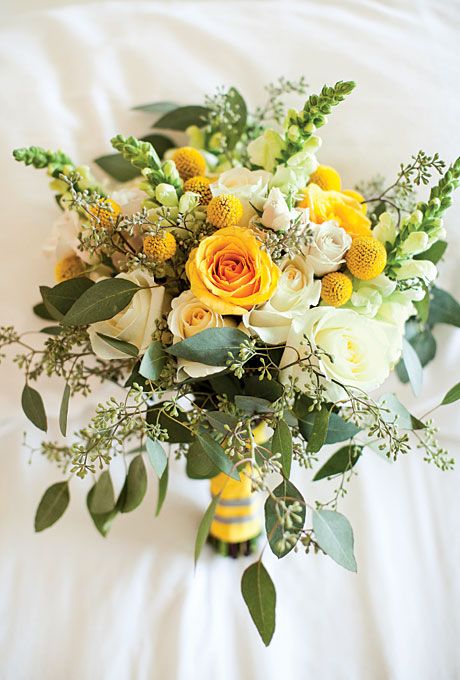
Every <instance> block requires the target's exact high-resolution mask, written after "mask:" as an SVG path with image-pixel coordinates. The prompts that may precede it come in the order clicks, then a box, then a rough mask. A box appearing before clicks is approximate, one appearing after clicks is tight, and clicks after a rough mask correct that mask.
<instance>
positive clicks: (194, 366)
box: [168, 290, 236, 378]
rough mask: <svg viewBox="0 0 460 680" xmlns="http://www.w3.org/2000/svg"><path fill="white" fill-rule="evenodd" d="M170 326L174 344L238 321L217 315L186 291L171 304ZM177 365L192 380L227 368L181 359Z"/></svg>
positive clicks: (189, 291) (232, 324)
mask: <svg viewBox="0 0 460 680" xmlns="http://www.w3.org/2000/svg"><path fill="white" fill-rule="evenodd" d="M168 326H169V329H170V331H171V333H172V334H173V337H174V340H173V342H174V343H176V342H180V340H185V339H186V338H191V337H192V336H193V335H196V333H200V332H201V331H204V330H206V329H207V328H223V327H224V326H236V321H235V320H234V319H233V318H232V317H228V316H222V315H221V314H216V312H213V311H212V310H211V309H210V308H209V307H208V306H207V305H205V304H203V303H202V302H200V301H199V300H198V298H197V297H195V295H194V294H193V293H192V291H191V290H186V291H184V292H183V293H181V294H180V295H179V297H177V298H174V300H173V301H172V302H171V311H170V312H169V315H168ZM177 365H178V368H179V369H180V368H182V369H183V370H184V371H185V373H187V375H189V376H190V377H191V378H202V377H204V376H206V375H211V374H212V373H218V372H219V371H223V370H224V369H225V368H226V367H225V366H208V365H206V364H201V363H199V362H198V361H187V360H186V359H181V358H179V359H178V361H177Z"/></svg>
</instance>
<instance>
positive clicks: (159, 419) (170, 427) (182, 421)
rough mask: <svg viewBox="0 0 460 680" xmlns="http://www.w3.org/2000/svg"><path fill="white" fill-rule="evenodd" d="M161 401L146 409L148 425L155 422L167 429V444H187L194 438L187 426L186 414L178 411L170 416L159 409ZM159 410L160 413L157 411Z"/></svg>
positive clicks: (161, 406)
mask: <svg viewBox="0 0 460 680" xmlns="http://www.w3.org/2000/svg"><path fill="white" fill-rule="evenodd" d="M162 408H163V402H159V403H158V404H155V405H154V406H152V407H151V408H149V410H148V411H147V422H148V423H149V424H150V425H156V424H157V423H158V424H159V425H160V426H161V427H162V428H163V429H165V430H166V431H167V433H168V443H169V444H188V443H190V442H192V441H193V440H194V435H193V433H192V431H191V430H190V427H189V426H188V421H187V415H186V413H184V412H183V411H179V412H178V413H177V415H175V416H172V415H170V414H169V413H165V411H163V410H161V409H162ZM159 412H160V413H159Z"/></svg>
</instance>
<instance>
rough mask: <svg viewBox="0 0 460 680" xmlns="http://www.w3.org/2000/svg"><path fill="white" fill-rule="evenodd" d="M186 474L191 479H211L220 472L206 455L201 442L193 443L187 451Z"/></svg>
mask: <svg viewBox="0 0 460 680" xmlns="http://www.w3.org/2000/svg"><path fill="white" fill-rule="evenodd" d="M185 469H186V473H187V476H188V477H190V479H211V478H212V477H215V476H216V475H218V474H219V472H220V470H219V468H218V467H217V465H216V464H215V463H213V462H212V460H210V459H209V457H208V456H207V455H206V452H205V451H204V449H203V447H202V446H201V444H200V442H197V441H195V442H193V443H192V444H191V445H190V446H189V448H188V451H187V464H186V468H185Z"/></svg>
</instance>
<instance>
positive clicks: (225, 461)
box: [196, 430, 240, 481]
mask: <svg viewBox="0 0 460 680" xmlns="http://www.w3.org/2000/svg"><path fill="white" fill-rule="evenodd" d="M196 439H197V442H198V443H199V444H200V446H201V448H202V449H203V451H204V452H205V454H206V456H207V457H208V458H209V460H210V461H211V463H213V464H214V465H215V466H216V467H217V468H218V469H219V471H220V472H224V473H225V474H226V475H228V476H229V477H231V478H232V479H236V480H237V481H239V479H240V474H239V472H238V470H237V469H236V468H235V467H234V464H233V462H232V461H231V460H230V458H229V457H228V456H227V455H226V453H225V451H224V449H223V448H222V446H221V445H220V444H218V443H217V442H216V441H215V439H213V438H212V437H211V435H210V434H208V433H207V432H206V431H205V430H200V431H199V432H198V433H197V435H196Z"/></svg>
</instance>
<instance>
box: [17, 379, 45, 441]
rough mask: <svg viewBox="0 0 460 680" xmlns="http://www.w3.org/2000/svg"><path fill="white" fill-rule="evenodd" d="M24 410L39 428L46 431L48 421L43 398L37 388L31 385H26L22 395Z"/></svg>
mask: <svg viewBox="0 0 460 680" xmlns="http://www.w3.org/2000/svg"><path fill="white" fill-rule="evenodd" d="M21 404H22V410H23V411H24V413H25V414H26V416H27V417H28V419H29V420H30V422H31V423H33V424H34V425H35V427H38V429H39V430H43V432H46V431H47V429H48V423H47V420H46V412H45V406H44V404H43V399H42V398H41V395H40V393H39V392H37V390H35V389H34V388H33V387H30V385H24V389H23V390H22V397H21Z"/></svg>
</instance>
